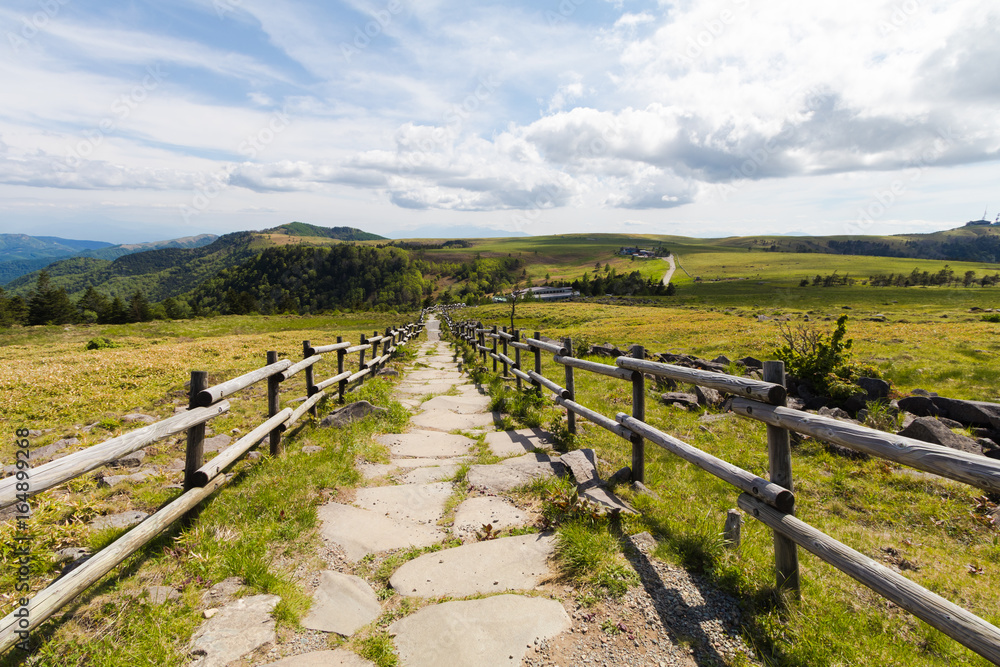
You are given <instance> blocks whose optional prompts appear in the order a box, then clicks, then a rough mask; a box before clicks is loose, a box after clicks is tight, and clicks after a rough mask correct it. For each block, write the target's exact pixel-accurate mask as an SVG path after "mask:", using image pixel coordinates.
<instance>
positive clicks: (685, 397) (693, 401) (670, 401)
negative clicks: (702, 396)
mask: <svg viewBox="0 0 1000 667" xmlns="http://www.w3.org/2000/svg"><path fill="white" fill-rule="evenodd" d="M660 399H661V400H662V401H663V402H664V403H666V404H667V405H676V406H680V407H682V408H685V409H688V408H697V407H698V397H697V396H695V395H694V394H688V393H685V392H682V391H668V392H667V393H665V394H662V395H661V396H660Z"/></svg>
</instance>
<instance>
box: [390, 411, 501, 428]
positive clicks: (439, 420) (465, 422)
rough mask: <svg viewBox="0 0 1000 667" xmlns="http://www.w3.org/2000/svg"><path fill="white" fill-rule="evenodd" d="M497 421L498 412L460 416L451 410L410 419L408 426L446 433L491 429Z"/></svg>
mask: <svg viewBox="0 0 1000 667" xmlns="http://www.w3.org/2000/svg"><path fill="white" fill-rule="evenodd" d="M499 420H500V413H499V412H486V413H473V414H460V413H456V412H452V411H451V410H438V409H434V410H427V411H425V412H421V413H420V414H419V415H417V416H416V417H412V418H411V419H410V424H412V425H413V426H416V427H418V428H423V429H428V430H435V431H444V432H448V431H455V430H458V431H468V430H471V429H477V428H486V427H492V426H493V424H494V423H496V422H497V421H499Z"/></svg>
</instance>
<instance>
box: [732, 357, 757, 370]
mask: <svg viewBox="0 0 1000 667" xmlns="http://www.w3.org/2000/svg"><path fill="white" fill-rule="evenodd" d="M736 363H738V364H743V366H744V367H745V368H747V369H754V370H764V362H763V361H761V360H760V359H755V358H754V357H743V358H742V359H737V360H736Z"/></svg>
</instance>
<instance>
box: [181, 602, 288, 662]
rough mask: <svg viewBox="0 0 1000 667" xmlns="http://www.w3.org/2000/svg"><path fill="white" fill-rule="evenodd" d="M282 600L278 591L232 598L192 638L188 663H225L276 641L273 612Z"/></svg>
mask: <svg viewBox="0 0 1000 667" xmlns="http://www.w3.org/2000/svg"><path fill="white" fill-rule="evenodd" d="M280 601H281V598H280V597H278V596H277V595H254V596H251V597H246V598H240V599H239V600H236V601H234V602H230V603H229V604H227V605H226V606H225V607H223V608H222V609H220V610H219V612H218V613H217V614H216V615H215V616H213V617H212V618H210V619H208V620H207V621H205V622H204V623H203V624H202V625H201V627H200V628H198V630H197V631H196V632H195V633H194V636H192V638H191V654H192V655H193V656H195V657H196V660H195V661H194V662H192V663H191V665H190V666H189V667H225V665H227V664H229V663H230V662H232V661H233V660H238V659H239V658H241V657H243V656H244V655H246V654H247V653H250V652H251V651H253V650H255V649H257V648H259V647H261V646H263V645H264V644H267V643H273V642H274V641H275V640H276V639H277V636H276V635H275V632H274V626H275V623H274V619H273V618H271V612H272V611H273V610H274V607H275V605H277V604H278V602H280Z"/></svg>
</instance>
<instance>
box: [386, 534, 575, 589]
mask: <svg viewBox="0 0 1000 667" xmlns="http://www.w3.org/2000/svg"><path fill="white" fill-rule="evenodd" d="M555 543H556V542H555V537H554V536H552V535H541V534H534V535H518V536H516V537H504V538H500V539H497V540H489V541H486V542H473V543H470V544H465V545H463V546H460V547H455V548H454V549H446V550H444V551H436V552H432V553H429V554H424V555H423V556H420V557H419V558H415V559H414V560H411V561H408V562H406V563H404V564H403V565H402V566H401V567H400V568H399V569H398V570H396V572H395V574H393V575H392V577H391V578H390V579H389V584H390V585H391V586H392V587H393V589H394V590H396V591H397V592H398V593H399V594H400V595H404V596H407V597H438V596H442V595H448V596H451V597H467V596H470V595H477V594H481V593H501V592H503V591H516V590H531V589H533V588H534V587H535V586H537V585H539V584H540V583H541V582H542V581H543V580H544V579H546V578H547V577H549V576H551V574H552V571H551V570H550V569H549V566H548V559H549V558H550V557H551V556H552V554H553V552H554V551H555Z"/></svg>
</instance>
